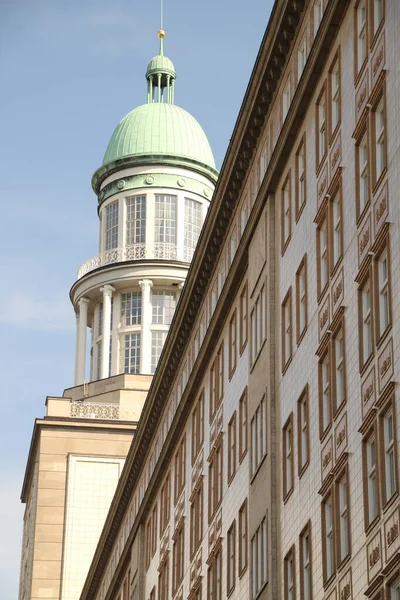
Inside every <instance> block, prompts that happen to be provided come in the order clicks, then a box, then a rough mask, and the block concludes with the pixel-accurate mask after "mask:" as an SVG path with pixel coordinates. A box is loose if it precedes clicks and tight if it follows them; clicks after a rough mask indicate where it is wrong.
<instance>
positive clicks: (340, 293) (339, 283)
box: [331, 267, 344, 319]
mask: <svg viewBox="0 0 400 600" xmlns="http://www.w3.org/2000/svg"><path fill="white" fill-rule="evenodd" d="M331 299H332V319H333V317H334V315H335V313H336V311H337V309H338V308H340V307H341V306H342V304H343V299H344V276H343V267H342V268H341V269H340V271H339V273H338V274H337V275H336V278H335V279H334V281H333V283H332V289H331Z"/></svg>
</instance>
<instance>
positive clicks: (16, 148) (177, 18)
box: [0, 0, 272, 600]
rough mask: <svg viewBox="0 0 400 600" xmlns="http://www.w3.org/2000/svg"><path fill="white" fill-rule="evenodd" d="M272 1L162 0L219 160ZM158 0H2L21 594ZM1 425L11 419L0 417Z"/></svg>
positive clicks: (8, 377) (9, 538)
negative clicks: (29, 492) (102, 199)
mask: <svg viewBox="0 0 400 600" xmlns="http://www.w3.org/2000/svg"><path fill="white" fill-rule="evenodd" d="M271 6H272V0H248V1H247V2H232V0H217V1H215V0H214V1H212V0H202V1H201V2H188V1H187V0H186V1H183V0H165V10H164V13H165V14H164V29H165V30H166V32H167V37H166V39H165V46H164V48H165V54H167V56H169V57H170V58H171V59H172V60H173V62H174V64H175V67H176V70H177V84H176V94H175V102H176V104H178V105H180V106H182V107H183V108H185V109H186V110H188V111H189V112H190V113H192V114H193V115H194V116H195V117H196V119H197V120H198V121H199V122H200V123H201V125H202V126H203V128H204V130H205V132H206V134H207V136H208V138H209V141H210V144H211V147H212V149H213V151H214V155H215V159H216V163H217V166H218V167H220V166H221V164H222V161H223V157H224V155H225V151H226V148H227V145H228V141H229V138H230V136H231V133H232V130H233V127H234V123H235V120H236V117H237V114H238V111H239V108H240V105H241V101H242V98H243V94H244V92H245V89H246V86H247V83H248V80H249V77H250V73H251V69H252V67H253V64H254V61H255V58H256V55H257V51H258V48H259V45H260V43H261V39H262V35H263V32H264V29H265V27H266V24H267V21H268V18H269V14H270V10H271ZM158 28H159V0H150V1H147V2H140V3H139V2H138V1H137V0H136V2H135V1H134V0H131V1H130V2H128V1H126V0H114V1H113V2H105V1H104V0H96V1H95V0H68V1H67V0H2V2H1V3H0V80H1V82H2V101H1V104H2V110H1V112H0V131H1V138H0V198H1V202H2V206H3V227H2V235H1V237H0V256H1V260H0V281H1V288H0V289H1V293H0V331H1V340H2V343H1V344H0V364H1V365H2V369H3V371H2V394H1V400H0V401H1V409H2V417H3V428H2V435H1V436H0V457H1V458H0V460H1V464H0V469H1V477H0V481H1V486H2V487H1V490H0V522H1V523H2V532H1V536H0V585H1V597H2V600H15V598H17V593H18V578H19V558H20V544H21V530H22V515H23V508H22V507H21V505H20V504H19V494H20V489H21V484H22V480H23V474H24V469H25V463H26V457H27V454H28V450H29V444H30V440H31V433H32V427H33V423H34V419H35V417H38V416H43V415H44V410H45V407H44V402H45V398H46V396H47V395H62V393H63V390H64V388H66V387H70V386H71V385H72V384H73V367H74V345H75V318H74V313H73V309H72V307H71V305H70V302H69V297H68V292H69V289H70V287H71V285H72V283H73V282H74V280H75V276H76V271H77V269H78V267H79V266H80V264H81V263H82V262H84V261H85V260H86V259H87V258H89V257H90V256H92V255H94V254H96V253H97V244H98V222H97V212H96V197H95V196H94V194H93V192H92V190H91V185H90V180H91V176H92V174H93V172H94V171H95V170H96V168H97V167H99V166H100V164H101V161H102V158H103V154H104V152H105V149H106V146H107V143H108V140H109V138H110V137H111V134H112V132H113V130H114V128H115V127H116V125H117V124H118V122H119V121H120V119H121V118H122V117H123V116H124V115H125V114H126V113H127V112H129V111H130V110H131V109H132V108H134V107H135V106H138V105H139V104H142V103H143V102H145V101H146V84H145V78H144V74H145V71H146V66H147V63H148V62H149V60H150V58H151V57H152V56H153V55H154V54H157V52H158V39H157V35H156V34H157V30H158ZM4 424H5V425H4Z"/></svg>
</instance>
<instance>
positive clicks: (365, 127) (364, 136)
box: [355, 119, 372, 225]
mask: <svg viewBox="0 0 400 600" xmlns="http://www.w3.org/2000/svg"><path fill="white" fill-rule="evenodd" d="M369 130H370V127H369V119H364V121H363V122H362V124H361V125H360V130H359V133H358V135H357V137H356V141H355V154H356V156H355V182H356V222H357V225H358V224H359V223H360V222H361V221H362V219H363V218H364V215H365V214H366V212H367V210H368V208H369V206H370V205H371V197H372V190H371V160H370V141H369V140H370V132H369ZM364 140H365V155H366V164H365V162H364V167H363V169H361V159H360V151H361V150H360V149H361V148H364V146H363V145H362V143H363V141H364ZM363 172H365V178H364V177H363V176H362V173H363ZM362 178H363V179H366V180H367V185H366V189H367V196H368V199H367V201H366V202H365V203H363V202H362V201H361V199H362V189H361V187H362V186H361V179H362Z"/></svg>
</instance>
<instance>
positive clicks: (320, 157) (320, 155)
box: [315, 81, 329, 174]
mask: <svg viewBox="0 0 400 600" xmlns="http://www.w3.org/2000/svg"><path fill="white" fill-rule="evenodd" d="M322 100H323V102H322ZM321 106H324V118H323V120H322V119H321V112H320V107H321ZM322 123H323V124H324V128H323V130H322V127H321V124H322ZM328 127H329V121H328V106H327V82H326V81H325V82H324V83H323V85H322V88H321V91H320V93H319V95H318V98H317V101H316V103H315V132H316V135H315V171H316V173H317V174H318V173H319V171H320V169H321V167H322V164H323V163H324V161H325V159H326V157H327V154H328ZM321 132H323V133H322V135H323V138H321ZM321 139H323V152H322V151H321Z"/></svg>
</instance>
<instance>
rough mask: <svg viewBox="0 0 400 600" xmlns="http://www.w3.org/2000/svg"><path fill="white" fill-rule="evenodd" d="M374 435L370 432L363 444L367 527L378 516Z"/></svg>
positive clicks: (373, 432)
mask: <svg viewBox="0 0 400 600" xmlns="http://www.w3.org/2000/svg"><path fill="white" fill-rule="evenodd" d="M376 450H377V448H376V435H375V431H372V432H371V433H370V435H369V436H368V438H367V440H366V441H365V442H364V455H365V465H366V476H367V477H366V485H365V492H366V505H367V507H366V517H367V519H366V525H367V526H368V525H369V524H370V523H372V521H374V519H375V518H376V517H377V516H378V510H379V504H378V477H377V452H376Z"/></svg>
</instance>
